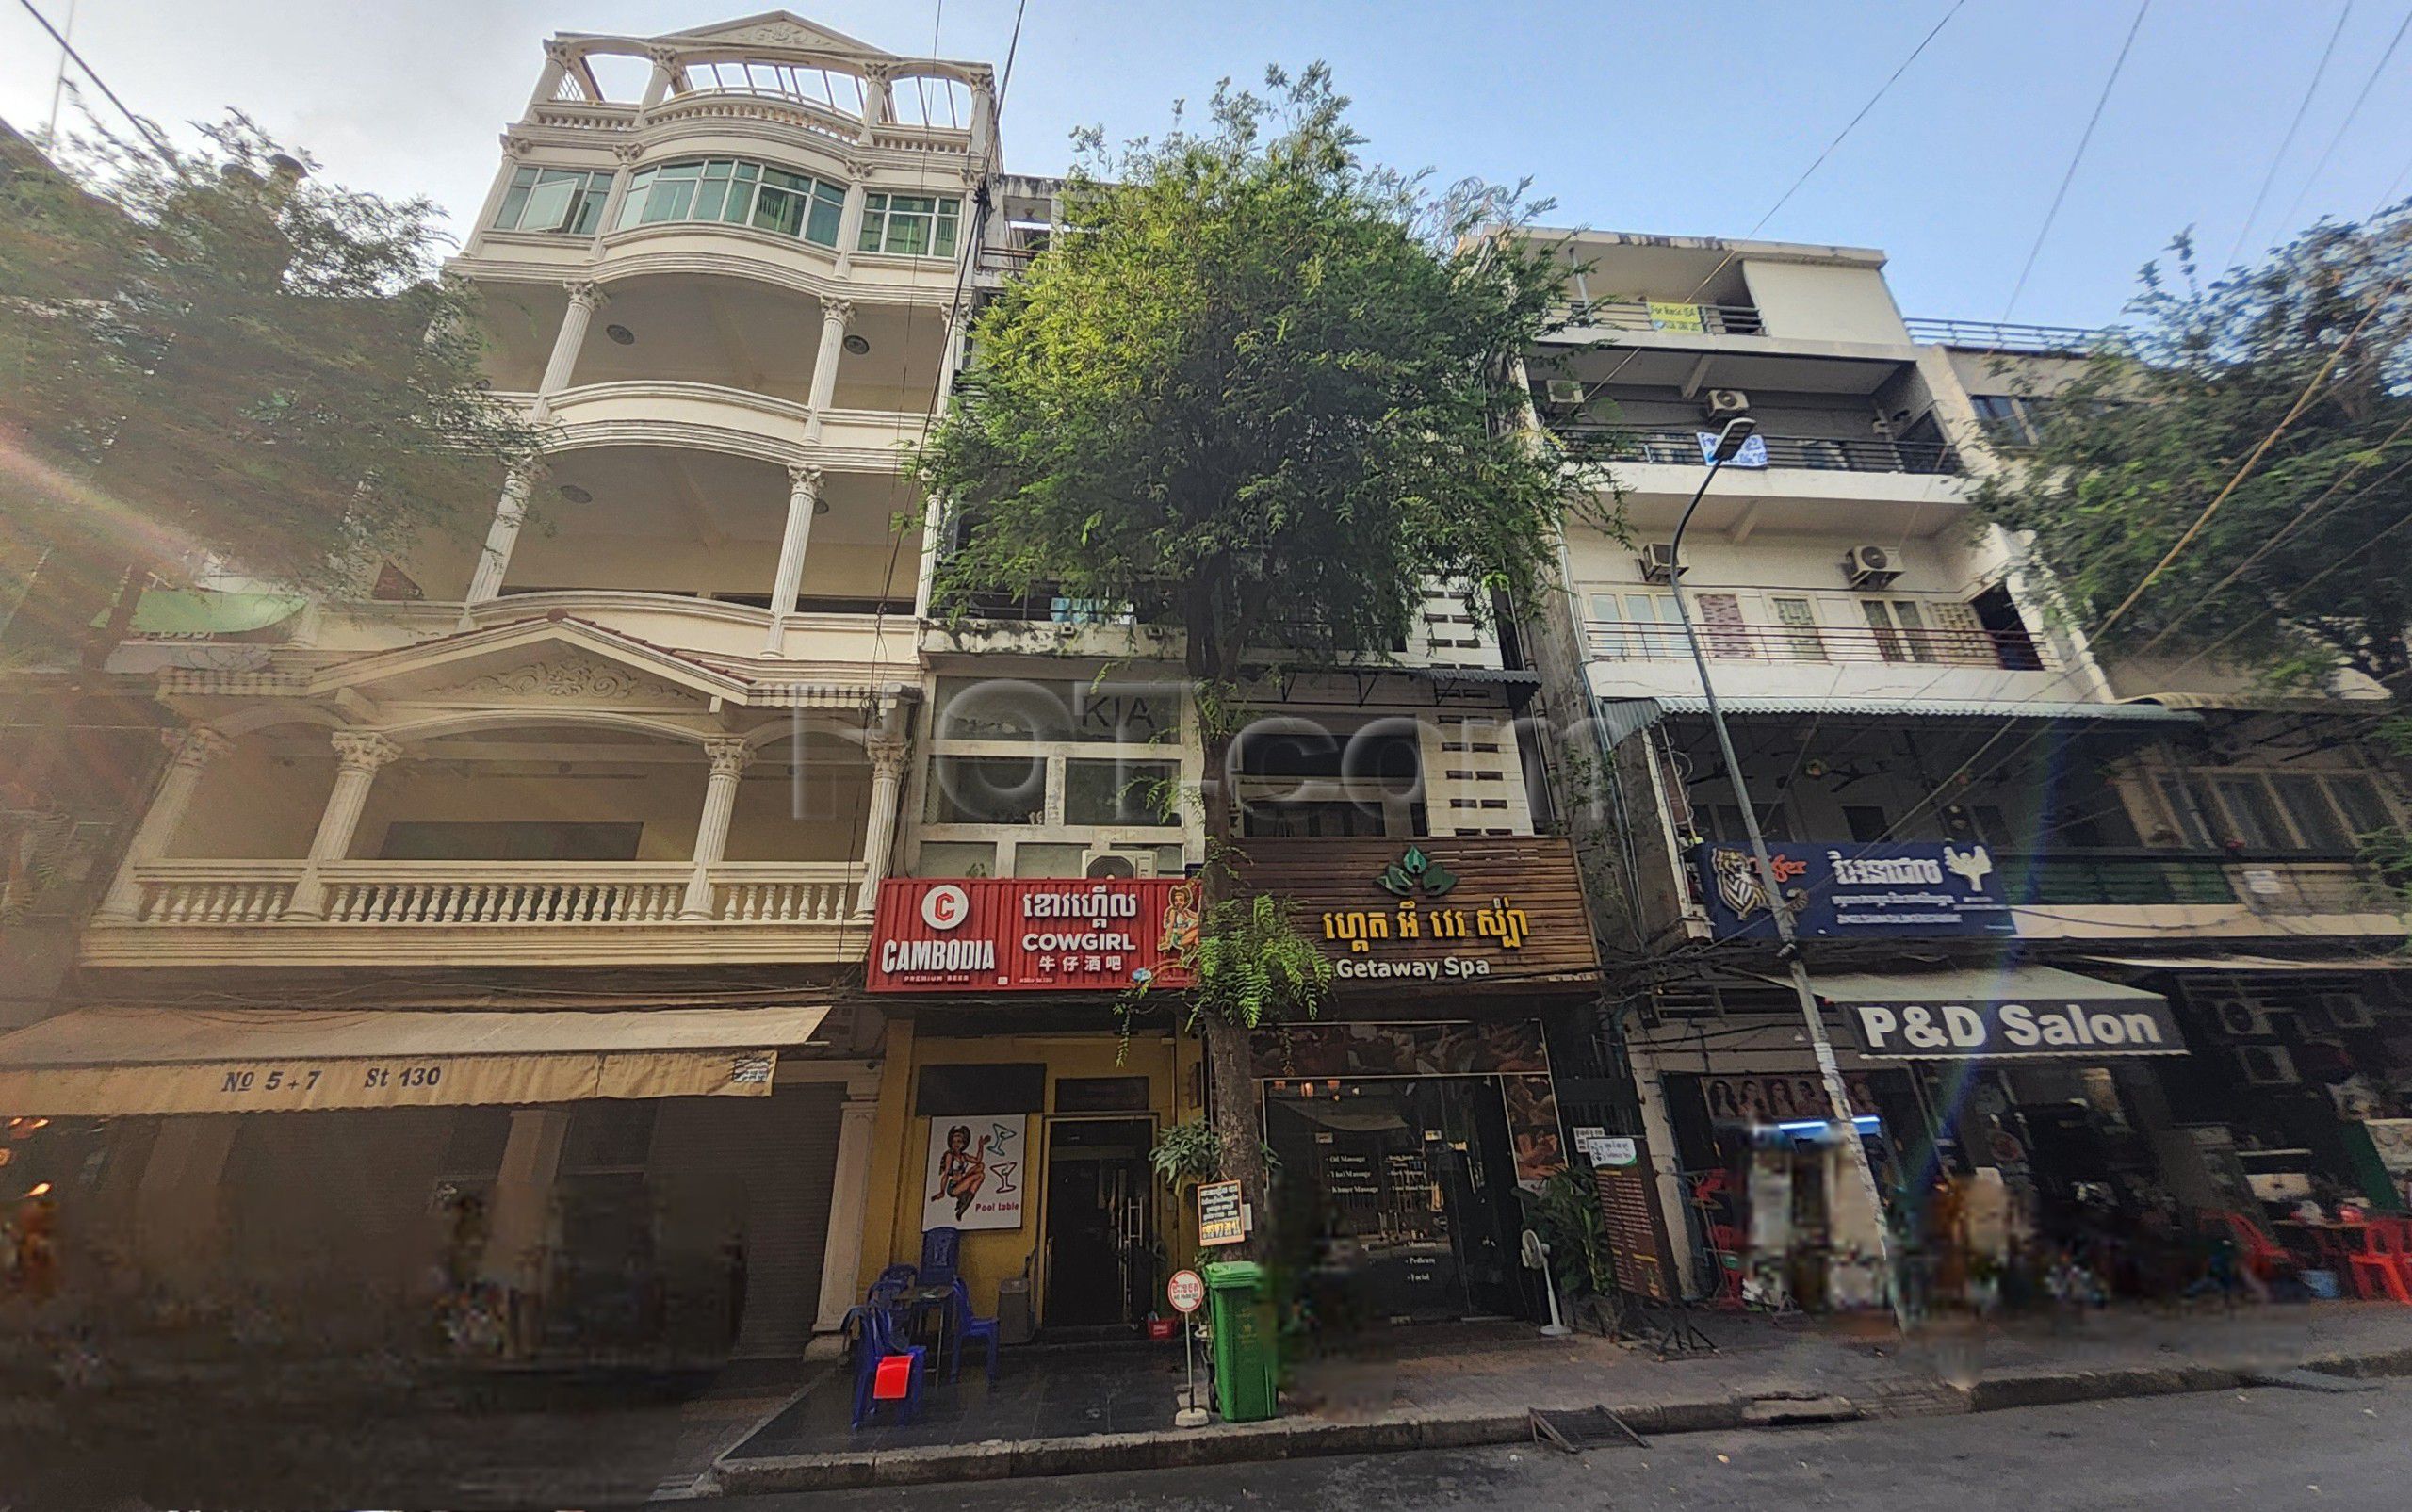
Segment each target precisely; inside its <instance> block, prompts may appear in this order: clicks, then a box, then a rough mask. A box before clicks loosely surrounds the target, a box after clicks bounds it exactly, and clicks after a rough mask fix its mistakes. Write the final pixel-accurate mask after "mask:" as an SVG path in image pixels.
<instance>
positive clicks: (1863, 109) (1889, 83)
mask: <svg viewBox="0 0 2412 1512" xmlns="http://www.w3.org/2000/svg"><path fill="white" fill-rule="evenodd" d="M1967 3H1968V0H1952V6H1951V8H1950V9H1948V10H1947V11H1945V12H1944V13H1943V18H1942V19H1941V20H1939V21H1937V22H1936V23H1935V24H1933V25H1931V26H1930V27H1928V28H1927V32H1926V35H1925V36H1923V37H1921V38H1919V39H1918V42H1917V45H1916V46H1915V47H1913V48H1911V49H1910V51H1909V56H1908V57H1904V58H1902V59H1901V61H1900V62H1899V64H1898V65H1897V66H1896V67H1895V68H1894V70H1893V72H1892V73H1888V74H1886V75H1885V76H1884V82H1883V83H1882V84H1880V85H1878V86H1877V87H1876V92H1875V93H1874V94H1871V95H1869V96H1868V97H1867V103H1866V105H1863V106H1860V107H1859V111H1858V113H1857V114H1856V115H1853V116H1852V117H1851V118H1850V120H1849V121H1847V122H1843V129H1842V130H1840V131H1838V132H1835V133H1834V135H1833V139H1831V140H1830V141H1828V142H1827V143H1826V145H1825V146H1824V147H1823V148H1821V149H1820V150H1819V151H1818V153H1817V156H1816V157H1814V158H1812V159H1810V162H1809V166H1808V167H1807V168H1804V169H1802V170H1801V176H1800V177H1799V178H1796V179H1794V180H1793V181H1792V184H1791V186H1790V187H1787V188H1786V189H1785V191H1784V192H1783V193H1782V194H1781V195H1778V196H1777V197H1776V202H1775V203H1773V204H1771V205H1768V211H1767V214H1765V215H1763V216H1761V217H1759V219H1757V221H1755V222H1754V223H1753V224H1752V227H1751V229H1750V230H1749V231H1748V232H1746V233H1744V235H1745V236H1757V235H1758V234H1759V232H1760V231H1761V230H1762V229H1764V228H1765V227H1766V225H1767V223H1768V221H1770V220H1772V219H1775V217H1776V212H1777V211H1779V210H1781V209H1783V208H1784V207H1785V205H1786V204H1787V203H1791V200H1792V197H1793V196H1794V195H1795V194H1798V193H1800V192H1801V186H1802V185H1804V184H1806V183H1808V182H1809V179H1810V176H1811V175H1812V174H1815V173H1816V172H1817V170H1818V169H1820V168H1822V167H1824V166H1825V163H1826V159H1828V158H1829V157H1832V156H1833V155H1834V150H1835V149H1836V148H1838V147H1840V146H1841V145H1842V144H1843V138H1846V137H1848V136H1850V134H1851V130H1852V128H1854V127H1856V126H1857V125H1858V124H1859V123H1860V122H1863V121H1865V120H1866V119H1867V115H1868V112H1869V111H1871V110H1874V109H1875V108H1876V106H1878V104H1879V103H1881V102H1882V100H1883V98H1884V96H1885V95H1886V94H1888V93H1890V92H1891V91H1892V89H1893V86H1894V85H1896V84H1898V83H1899V82H1900V79H1901V75H1902V74H1904V73H1908V72H1909V69H1910V65H1911V64H1913V63H1915V62H1916V61H1917V60H1918V56H1919V55H1920V54H1922V53H1924V52H1925V51H1926V50H1927V46H1928V44H1929V43H1931V42H1932V41H1934V40H1935V38H1937V37H1939V36H1941V35H1942V33H1943V28H1944V27H1946V26H1948V25H1949V24H1951V18H1952V17H1954V16H1956V15H1958V14H1960V11H1961V8H1962V7H1964V6H1965V5H1966V4H1967ZM1739 255H1740V253H1739V252H1738V251H1737V250H1736V249H1732V248H1729V249H1727V251H1726V253H1725V255H1724V256H1722V257H1720V258H1719V259H1718V261H1717V266H1716V267H1714V268H1710V269H1709V270H1708V272H1707V274H1706V276H1704V277H1703V278H1702V279H1701V281H1700V283H1699V284H1698V285H1694V286H1693V288H1692V291H1691V293H1690V294H1688V295H1687V296H1686V297H1685V301H1684V302H1686V303H1692V302H1697V301H1699V299H1700V297H1701V293H1702V291H1703V290H1704V289H1706V288H1707V287H1708V286H1709V285H1711V284H1714V283H1716V282H1717V275H1718V274H1719V273H1722V272H1724V271H1725V269H1726V268H1729V267H1731V266H1733V262H1734V259H1735V258H1736V256H1739ZM1641 350H1642V349H1639V348H1637V349H1635V350H1633V351H1632V352H1630V353H1628V354H1627V355H1626V357H1625V359H1624V361H1622V362H1621V363H1619V364H1617V366H1616V367H1615V369H1614V370H1612V371H1611V372H1610V373H1609V374H1608V376H1607V377H1605V378H1604V379H1602V380H1600V381H1599V382H1597V383H1595V384H1591V385H1589V387H1588V388H1587V389H1586V390H1585V395H1584V397H1585V398H1587V399H1588V398H1589V397H1590V396H1591V395H1592V394H1596V393H1598V392H1600V391H1601V390H1603V389H1605V388H1606V387H1607V386H1608V385H1609V384H1611V383H1613V382H1616V380H1617V374H1618V373H1622V372H1623V371H1624V370H1625V368H1627V367H1628V366H1632V364H1633V362H1634V360H1635V359H1636V358H1638V357H1639V356H1640V355H1641Z"/></svg>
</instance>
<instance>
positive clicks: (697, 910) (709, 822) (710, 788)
mask: <svg viewBox="0 0 2412 1512" xmlns="http://www.w3.org/2000/svg"><path fill="white" fill-rule="evenodd" d="M704 754H705V755H706V756H709V757H711V762H712V774H711V776H710V777H709V779H708V780H707V781H706V782H705V784H704V815H703V818H702V819H700V820H698V821H696V823H695V870H694V874H693V876H691V877H689V878H688V879H687V899H686V902H685V905H684V906H682V907H681V908H680V909H679V910H678V917H679V918H681V919H709V918H711V917H712V876H711V870H712V868H713V867H716V866H718V865H719V864H720V858H721V857H722V855H724V854H726V852H727V850H728V821H729V816H730V815H732V814H734V813H736V812H737V779H738V777H739V776H740V775H741V774H742V773H743V772H744V771H745V764H746V763H747V762H749V761H751V760H753V759H754V748H753V747H752V746H750V745H747V744H746V743H745V742H744V741H743V740H734V739H730V738H727V737H723V738H721V739H718V740H706V741H705V742H704Z"/></svg>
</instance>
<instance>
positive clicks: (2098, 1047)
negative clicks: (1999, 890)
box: [1768, 966, 2186, 1061]
mask: <svg viewBox="0 0 2412 1512" xmlns="http://www.w3.org/2000/svg"><path fill="white" fill-rule="evenodd" d="M1768 980H1769V981H1771V982H1781V983H1785V984H1789V983H1790V981H1791V979H1790V978H1789V977H1772V976H1771V977H1769V978H1768ZM1810 981H1811V985H1812V986H1813V987H1814V988H1815V989H1816V991H1817V997H1818V999H1819V1000H1821V1001H1823V1002H1825V1003H1827V1004H1829V1005H1831V1006H1833V1007H1835V1008H1839V1009H1841V1010H1843V1012H1844V1014H1845V1016H1847V1017H1849V1018H1850V1020H1851V1022H1852V1024H1853V1026H1854V1027H1855V1028H1856V1029H1858V1031H1859V1041H1860V1047H1861V1049H1860V1053H1862V1054H1863V1055H1866V1056H1869V1057H1871V1058H1877V1059H1884V1060H1912V1061H1915V1060H2094V1059H2097V1058H2103V1057H2110V1056H2127V1055H2183V1054H2185V1053H2186V1041H2185V1038H2184V1036H2183V1035H2181V1034H2180V1033H2179V1032H2178V1029H2177V1021H2176V1018H2174V1017H2173V1016H2171V1014H2170V1011H2169V1000H2168V999H2166V998H2164V997H2162V996H2161V995H2160V994H2159V993H2157V992H2146V991H2144V990H2143V988H2142V987H2130V986H2127V985H2126V984H2122V983H2117V982H2105V981H2103V980H2102V979H2101V978H2099V977H2089V976H2080V975H2078V973H2077V972H2075V971H2062V970H2060V969H2058V968H2056V967H2048V966H2005V967H1982V968H1962V969H1957V970H1948V971H1816V972H1813V973H1812V974H1811V978H1810Z"/></svg>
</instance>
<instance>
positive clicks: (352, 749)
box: [284, 730, 402, 919]
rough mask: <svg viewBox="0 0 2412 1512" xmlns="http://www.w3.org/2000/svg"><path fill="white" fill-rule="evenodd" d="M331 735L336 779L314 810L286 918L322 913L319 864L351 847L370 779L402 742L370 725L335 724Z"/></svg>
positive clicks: (396, 753)
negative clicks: (313, 828)
mask: <svg viewBox="0 0 2412 1512" xmlns="http://www.w3.org/2000/svg"><path fill="white" fill-rule="evenodd" d="M332 739H333V740H334V748H335V785H334V789H332V790H330V791H329V792H328V794H327V806H326V810H325V811H324V812H323V813H321V814H319V816H318V834H317V835H315V836H313V837H311V839H310V856H309V859H308V860H307V861H305V862H303V863H302V879H301V880H300V881H299V882H296V883H295V884H294V885H293V900H292V902H288V903H286V904H285V914H284V917H285V918H286V919H318V918H320V917H321V916H323V915H324V914H325V913H326V908H327V885H326V880H325V879H324V878H323V877H321V876H320V875H319V870H320V869H321V868H323V867H324V866H325V865H326V864H327V863H328V862H330V861H340V860H342V859H343V858H344V856H345V855H346V854H349V853H350V850H351V837H352V833H353V832H354V831H355V830H357V829H359V828H360V811H361V810H362V809H364V808H366V807H367V806H368V789H369V785H370V784H372V783H374V782H375V781H376V780H377V772H378V769H379V768H381V767H383V766H384V765H385V764H386V763H387V762H389V761H394V760H398V759H399V758H400V756H401V754H402V748H401V747H400V746H399V745H396V744H395V743H394V742H393V741H391V740H387V739H386V738H385V737H383V736H382V735H379V734H377V733H376V732H375V731H373V730H337V731H335V732H334V736H333V737H332Z"/></svg>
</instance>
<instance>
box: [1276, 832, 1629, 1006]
mask: <svg viewBox="0 0 2412 1512" xmlns="http://www.w3.org/2000/svg"><path fill="white" fill-rule="evenodd" d="M1410 847H1412V848H1414V849H1415V850H1417V851H1419V852H1421V853H1422V854H1423V856H1424V857H1425V859H1426V863H1427V867H1426V870H1425V872H1424V876H1425V877H1426V878H1431V877H1433V876H1435V875H1437V874H1438V873H1440V872H1445V873H1446V874H1447V875H1449V876H1452V877H1454V878H1456V881H1455V883H1454V884H1452V885H1450V886H1448V887H1447V888H1446V889H1445V890H1444V891H1441V892H1438V893H1436V892H1434V891H1432V890H1431V887H1430V886H1417V887H1416V889H1415V891H1414V895H1413V896H1412V898H1411V899H1409V898H1401V897H1399V896H1397V895H1396V894H1395V893H1393V892H1392V891H1389V890H1386V889H1385V888H1384V886H1382V878H1383V875H1384V870H1385V869H1386V868H1390V867H1393V866H1400V865H1402V863H1403V861H1404V858H1405V857H1406V853H1407V852H1408V851H1409V849H1410ZM1240 850H1241V852H1242V860H1241V865H1240V868H1239V870H1240V875H1241V880H1242V883H1243V885H1244V886H1247V887H1249V888H1252V889H1260V890H1263V891H1269V892H1274V893H1278V894H1279V895H1281V896H1282V897H1285V898H1287V899H1289V900H1290V901H1291V902H1293V903H1294V904H1296V910H1297V911H1296V924H1297V927H1298V928H1299V930H1300V931H1301V932H1302V933H1303V934H1305V935H1307V936H1308V937H1309V938H1310V939H1314V940H1317V941H1319V942H1321V943H1322V944H1323V946H1324V949H1325V951H1326V953H1327V954H1328V956H1329V957H1330V958H1331V960H1332V962H1333V964H1334V966H1335V967H1338V968H1339V970H1340V972H1341V977H1340V980H1338V981H1337V982H1335V983H1334V984H1333V985H1334V987H1335V988H1336V989H1337V990H1339V991H1340V992H1342V993H1351V992H1361V991H1363V990H1365V989H1368V988H1372V989H1377V990H1385V991H1396V990H1400V989H1408V990H1413V989H1416V988H1448V987H1465V986H1475V985H1487V984H1495V985H1507V984H1534V985H1540V984H1570V983H1579V982H1583V981H1587V980H1589V979H1590V978H1592V977H1595V976H1596V975H1597V973H1598V970H1599V959H1598V956H1597V955H1596V954H1595V953H1594V951H1593V950H1592V947H1591V932H1590V924H1589V919H1587V917H1586V915H1585V913H1584V908H1583V880H1582V875H1581V873H1580V872H1579V871H1578V870H1576V868H1575V865H1574V852H1573V847H1572V846H1571V845H1570V844H1569V843H1568V842H1567V841H1565V840H1563V839H1558V838H1555V837H1547V836H1530V835H1525V836H1507V837H1439V836H1435V837H1421V838H1417V839H1412V840H1405V839H1279V840H1269V839H1254V840H1245V841H1242V842H1240ZM1410 870H1412V869H1410ZM1352 936H1354V939H1355V941H1356V942H1358V943H1361V945H1362V946H1363V948H1362V949H1352ZM1511 936H1512V937H1513V943H1510V937H1511ZM1453 961H1454V962H1456V963H1457V967H1456V968H1455V971H1454V973H1453V972H1452V969H1451V967H1450V963H1451V962H1453ZM1477 963H1478V964H1479V967H1481V969H1480V970H1479V972H1478V973H1477V972H1476V971H1475V967H1476V964H1477ZM1409 971H1417V972H1422V973H1425V974H1421V975H1408V974H1405V973H1407V972H1409Z"/></svg>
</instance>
